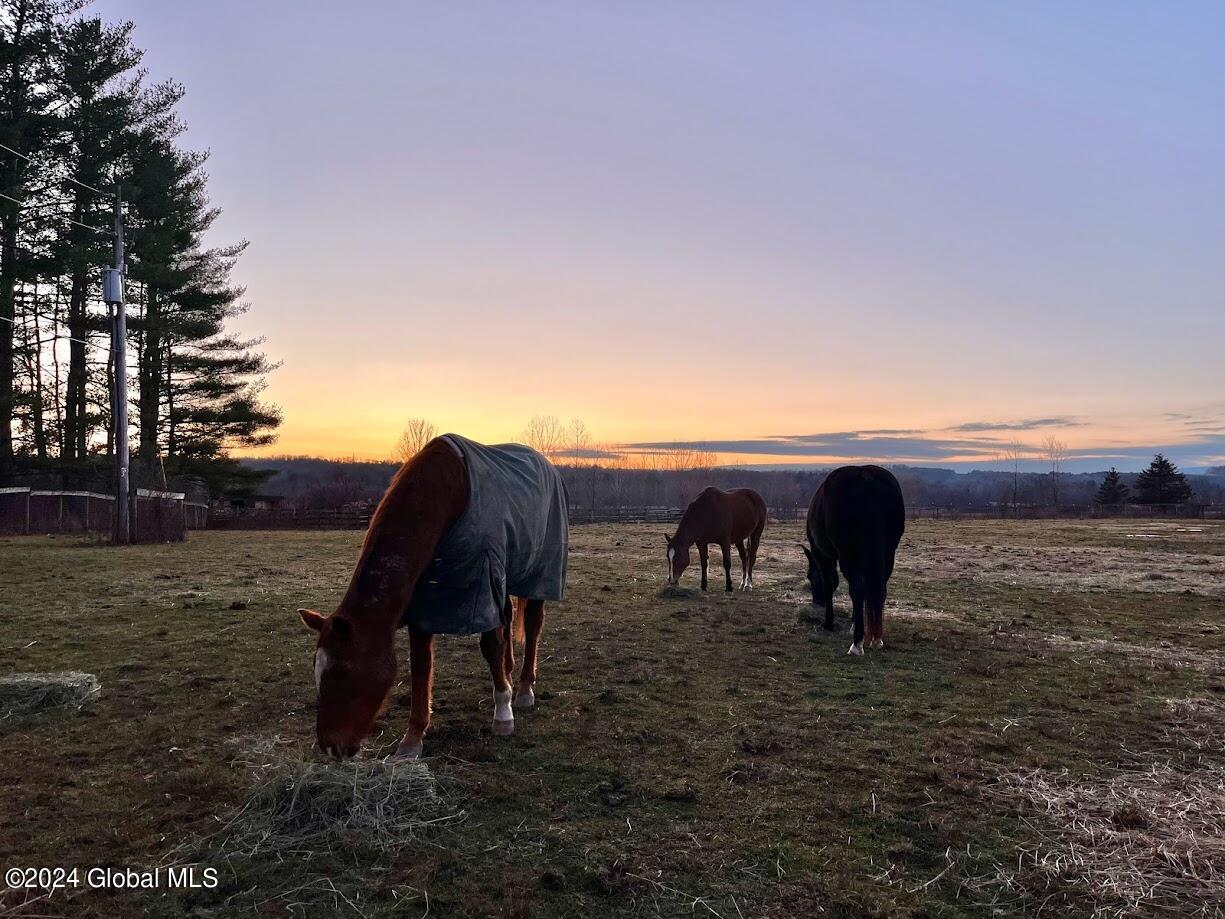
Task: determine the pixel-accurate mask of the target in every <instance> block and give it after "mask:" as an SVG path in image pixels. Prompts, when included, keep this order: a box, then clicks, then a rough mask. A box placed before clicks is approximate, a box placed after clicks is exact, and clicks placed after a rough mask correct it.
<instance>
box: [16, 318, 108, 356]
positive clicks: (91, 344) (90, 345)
mask: <svg viewBox="0 0 1225 919" xmlns="http://www.w3.org/2000/svg"><path fill="white" fill-rule="evenodd" d="M34 318H35V319H50V318H51V317H50V316H44V315H42V314H41V313H34ZM0 322H7V323H9V324H10V325H11V326H13V328H17V326H19V325H21V323H19V322H18V321H17V320H16V319H9V318H8V316H0ZM55 337H56V338H62V339H64V340H65V341H75V342H76V343H77V344H78V345H84V346H85V347H86V348H96V347H98V346H97V344H95V343H94V342H92V341H82V340H81V339H79V338H73V337H72V336H71V335H56V336H55Z"/></svg>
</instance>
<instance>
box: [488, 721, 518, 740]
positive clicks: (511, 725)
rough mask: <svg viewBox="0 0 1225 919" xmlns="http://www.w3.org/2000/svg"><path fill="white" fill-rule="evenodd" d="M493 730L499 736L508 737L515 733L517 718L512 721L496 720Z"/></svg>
mask: <svg viewBox="0 0 1225 919" xmlns="http://www.w3.org/2000/svg"><path fill="white" fill-rule="evenodd" d="M493 732H494V733H495V734H497V735H498V736H499V737H508V736H510V735H511V734H513V733H515V720H514V719H513V718H512V719H511V720H510V721H495V722H494V723H493Z"/></svg>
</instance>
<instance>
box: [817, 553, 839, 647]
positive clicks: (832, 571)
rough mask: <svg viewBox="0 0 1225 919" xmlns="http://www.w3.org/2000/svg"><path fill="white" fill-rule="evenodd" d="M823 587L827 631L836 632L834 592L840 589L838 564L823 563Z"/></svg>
mask: <svg viewBox="0 0 1225 919" xmlns="http://www.w3.org/2000/svg"><path fill="white" fill-rule="evenodd" d="M820 564H821V587H822V588H823V589H824V591H825V629H826V631H829V632H832V631H833V630H834V591H835V590H837V589H838V563H837V562H836V561H834V562H829V561H824V560H822V561H821V563H820Z"/></svg>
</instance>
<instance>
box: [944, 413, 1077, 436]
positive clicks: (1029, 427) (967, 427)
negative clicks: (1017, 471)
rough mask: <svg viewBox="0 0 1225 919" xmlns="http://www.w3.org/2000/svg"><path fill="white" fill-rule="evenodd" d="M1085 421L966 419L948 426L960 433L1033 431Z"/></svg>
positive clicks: (1068, 419) (1063, 417) (1064, 419)
mask: <svg viewBox="0 0 1225 919" xmlns="http://www.w3.org/2000/svg"><path fill="white" fill-rule="evenodd" d="M1084 425H1085V422H1083V421H1077V420H1076V419H1075V418H1068V417H1066V416H1056V417H1054V418H1027V419H1025V420H1024V421H967V422H966V423H965V424H959V425H956V426H955V427H951V428H949V430H950V431H956V432H958V433H960V434H975V433H979V432H984V433H985V432H987V431H1033V430H1037V429H1039V428H1079V427H1084Z"/></svg>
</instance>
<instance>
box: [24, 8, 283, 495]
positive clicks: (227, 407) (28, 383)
mask: <svg viewBox="0 0 1225 919" xmlns="http://www.w3.org/2000/svg"><path fill="white" fill-rule="evenodd" d="M86 4H87V0H0V144H4V145H5V146H7V147H11V148H13V150H15V151H16V152H15V153H14V152H11V151H7V150H4V149H2V148H0V193H3V195H4V196H5V197H4V198H0V467H6V466H7V465H8V461H9V460H11V459H12V458H13V457H20V458H21V460H22V462H29V461H30V460H43V459H46V460H47V461H48V462H50V461H51V457H52V456H56V455H57V456H58V460H57V461H58V462H59V463H60V464H61V465H60V467H59V468H60V469H61V470H63V471H65V472H67V473H69V474H71V473H72V472H73V466H72V464H74V463H79V462H80V461H81V460H82V459H83V458H85V457H86V456H87V455H88V454H90V453H95V452H99V451H102V450H104V449H105V451H106V452H107V453H110V452H111V451H112V450H113V449H114V446H115V438H116V437H118V438H119V440H120V443H123V442H124V441H125V440H126V439H127V438H128V436H129V432H127V431H124V432H113V431H112V430H110V426H109V421H110V417H109V416H110V404H111V400H112V397H113V390H114V374H113V360H114V355H113V354H111V353H110V351H109V349H106V348H105V344H104V342H105V338H104V334H103V333H104V332H105V331H106V330H107V329H108V328H109V317H108V316H107V314H106V312H105V311H104V309H103V304H102V303H101V298H100V290H99V286H100V285H99V283H98V279H99V268H100V267H102V266H103V265H106V264H109V262H110V259H111V253H110V242H111V240H110V233H109V228H110V226H111V219H112V214H111V207H112V200H111V197H110V191H111V190H112V189H114V188H116V187H117V186H122V188H123V192H124V199H125V202H126V203H127V214H128V219H127V228H128V266H127V267H128V285H127V292H128V301H129V345H130V347H134V348H135V351H136V361H135V366H134V367H133V371H134V373H133V376H134V382H135V386H134V389H135V395H136V399H135V406H134V410H133V412H132V415H133V422H134V426H135V427H136V428H137V431H138V433H139V439H138V443H139V454H140V455H141V456H142V457H143V458H144V460H145V464H146V466H149V467H152V468H153V469H155V470H156V473H155V475H156V477H157V478H159V479H160V477H161V475H160V474H161V472H162V469H163V468H165V470H166V472H167V474H171V473H172V472H173V470H174V468H175V464H176V463H178V465H179V466H184V467H185V466H188V465H190V466H191V472H192V474H193V475H196V476H198V477H202V478H206V479H210V480H212V481H214V482H237V481H238V480H239V479H241V478H243V476H242V475H241V470H239V469H238V468H237V465H236V464H235V463H234V462H233V461H230V460H229V459H228V457H227V456H226V451H227V450H229V449H230V448H232V447H235V446H253V445H259V444H264V443H268V442H269V441H270V440H271V439H272V438H273V432H274V431H275V429H276V427H277V425H278V424H279V423H280V414H279V412H278V410H276V409H275V408H273V407H270V406H268V405H266V404H265V403H264V402H263V401H262V398H263V397H262V392H263V378H264V376H265V374H267V373H268V372H269V371H271V370H272V369H273V367H272V366H271V365H270V364H269V362H268V361H267V360H266V359H265V357H264V355H263V354H261V353H259V350H258V347H259V344H260V342H259V341H255V340H252V341H247V340H243V339H241V338H238V337H236V336H234V335H233V334H231V333H230V332H229V331H228V329H227V324H228V322H229V320H230V319H231V318H232V317H234V316H236V315H238V314H239V313H241V312H243V311H245V309H246V306H245V304H243V303H242V302H241V301H242V297H243V293H244V292H243V290H242V288H241V287H239V286H238V285H236V284H235V283H234V282H233V281H232V280H231V275H232V272H233V269H234V266H235V262H236V260H237V259H238V257H239V256H240V254H241V253H242V251H243V249H244V248H245V246H246V244H245V243H239V244H237V245H232V246H220V247H216V248H210V247H208V246H206V244H205V241H204V237H205V234H206V233H207V231H208V229H209V227H210V226H211V224H212V223H213V221H214V220H215V219H216V217H217V215H218V211H217V210H216V209H215V208H214V207H212V206H211V204H210V203H209V200H208V194H207V188H206V185H207V176H206V175H205V173H204V171H203V165H204V162H205V159H206V157H205V156H204V155H202V154H197V153H193V152H191V151H188V150H185V149H183V148H182V146H181V145H180V141H179V139H180V137H181V134H182V132H183V130H184V126H183V124H182V123H181V122H180V120H179V119H178V117H177V115H176V111H175V110H176V106H177V104H178V102H179V100H180V99H181V98H182V95H183V90H182V87H180V86H179V85H177V84H175V83H170V82H168V83H163V84H158V85H154V86H151V87H150V86H148V85H146V84H145V82H144V74H143V71H141V70H140V66H139V65H140V59H141V56H142V53H143V52H141V51H140V50H139V49H137V48H135V47H134V46H133V45H132V42H131V35H132V25H131V24H130V23H126V22H125V23H120V24H107V23H104V22H103V21H102V20H100V19H97V18H91V17H87V16H83V15H80V10H81V9H82V8H83V7H84V6H85V5H86ZM90 189H100V190H101V193H99V192H97V191H91V190H90ZM9 199H14V200H9ZM91 227H92V228H97V229H95V230H91V229H90V228H91ZM103 355H105V360H102V359H101V358H102V356H103ZM131 396H132V394H131V393H124V394H123V397H124V398H125V399H128V400H131ZM104 426H105V428H106V430H105V438H104V437H103V429H104ZM162 460H165V463H164V464H163V462H162ZM139 468H140V467H139V465H138V466H137V471H138V472H139ZM6 471H7V469H6V468H0V475H3V474H4V473H5V472H6ZM80 471H81V472H82V473H84V474H89V473H88V470H87V469H81V470H80ZM246 484H247V485H250V482H247V483H246Z"/></svg>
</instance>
